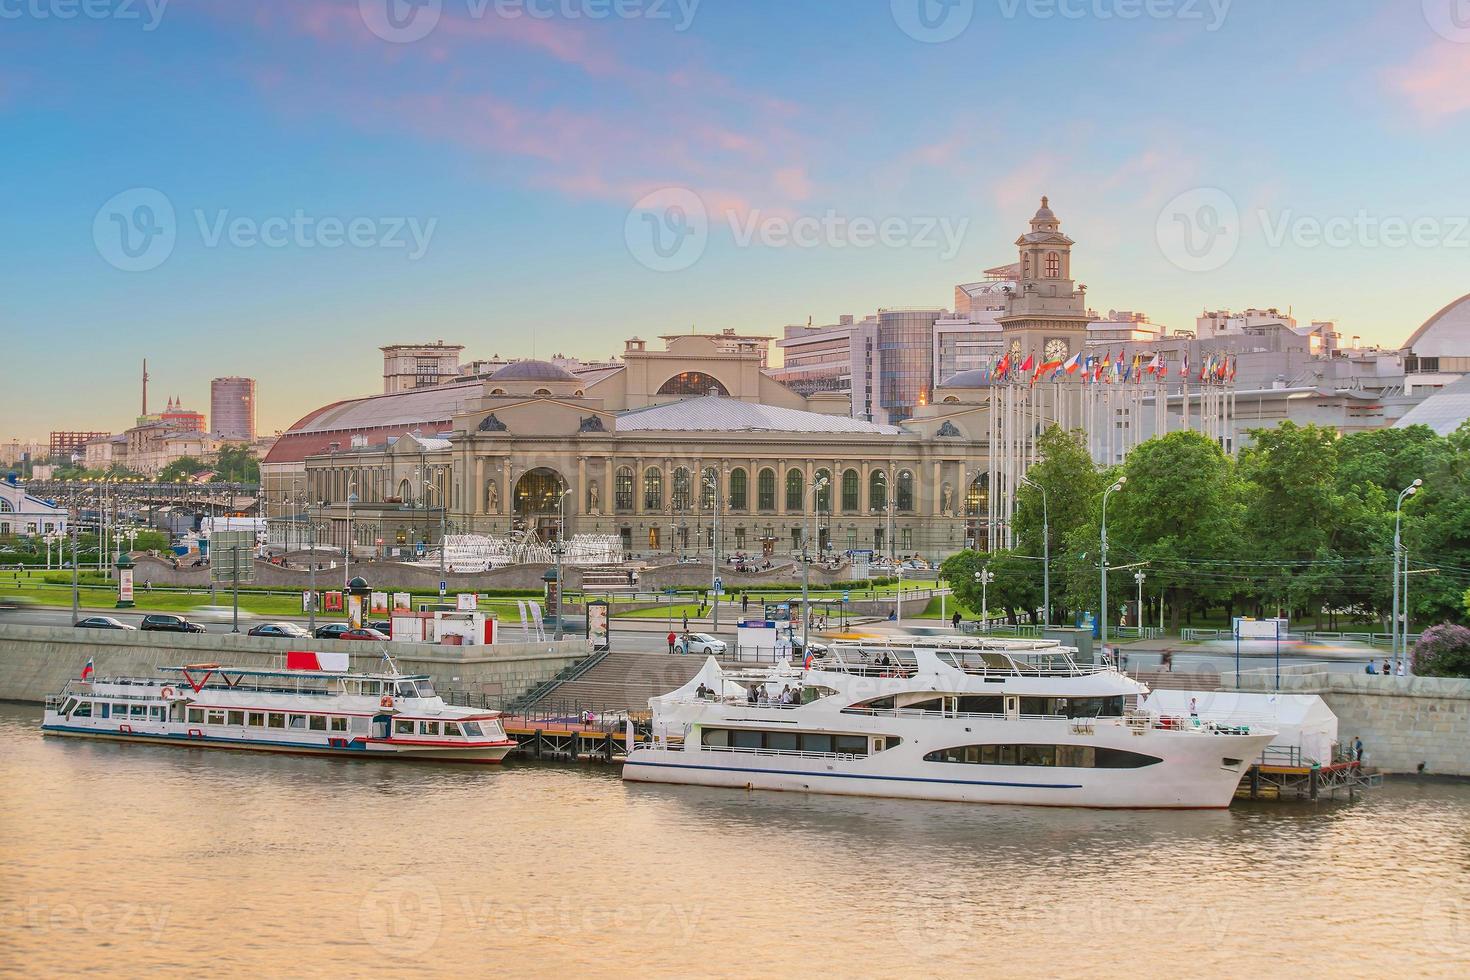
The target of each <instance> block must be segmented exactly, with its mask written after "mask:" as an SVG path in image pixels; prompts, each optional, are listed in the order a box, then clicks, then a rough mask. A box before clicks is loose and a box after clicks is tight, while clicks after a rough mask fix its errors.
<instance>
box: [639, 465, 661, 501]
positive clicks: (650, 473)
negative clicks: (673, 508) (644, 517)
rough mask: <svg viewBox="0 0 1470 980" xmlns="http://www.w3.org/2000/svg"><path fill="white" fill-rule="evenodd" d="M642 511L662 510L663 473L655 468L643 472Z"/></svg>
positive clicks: (651, 467)
mask: <svg viewBox="0 0 1470 980" xmlns="http://www.w3.org/2000/svg"><path fill="white" fill-rule="evenodd" d="M643 509H644V510H663V509H664V471H663V470H661V469H659V468H658V467H657V466H650V467H649V468H648V469H646V470H644V471H643Z"/></svg>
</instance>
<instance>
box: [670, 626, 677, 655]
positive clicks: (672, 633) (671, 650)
mask: <svg viewBox="0 0 1470 980" xmlns="http://www.w3.org/2000/svg"><path fill="white" fill-rule="evenodd" d="M676 639H678V637H676V636H674V631H673V630H669V652H670V653H673V652H674V641H675V640H676Z"/></svg>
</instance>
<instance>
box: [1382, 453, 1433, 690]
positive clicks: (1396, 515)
mask: <svg viewBox="0 0 1470 980" xmlns="http://www.w3.org/2000/svg"><path fill="white" fill-rule="evenodd" d="M1423 485H1424V481H1423V480H1415V481H1414V482H1413V483H1411V484H1409V485H1408V486H1407V487H1404V489H1403V491H1402V492H1401V493H1400V494H1399V499H1398V501H1397V502H1396V503H1395V504H1394V505H1393V621H1392V622H1391V623H1389V631H1390V633H1391V639H1390V641H1389V646H1390V647H1391V648H1392V650H1393V669H1394V671H1395V672H1397V671H1398V667H1399V654H1400V651H1399V635H1400V630H1399V581H1400V578H1399V574H1400V564H1401V563H1402V561H1403V553H1404V548H1403V536H1402V531H1403V518H1404V513H1403V512H1404V501H1405V500H1408V499H1409V498H1410V497H1412V496H1414V494H1416V493H1418V492H1419V488H1420V487H1422V486H1423ZM1404 639H1405V640H1407V639H1408V636H1407V634H1405V636H1404Z"/></svg>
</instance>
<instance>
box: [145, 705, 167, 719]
mask: <svg viewBox="0 0 1470 980" xmlns="http://www.w3.org/2000/svg"><path fill="white" fill-rule="evenodd" d="M148 720H149V721H163V705H161V704H155V705H150V706H149V708H148Z"/></svg>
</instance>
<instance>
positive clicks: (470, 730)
mask: <svg viewBox="0 0 1470 980" xmlns="http://www.w3.org/2000/svg"><path fill="white" fill-rule="evenodd" d="M463 724H464V733H465V734H466V735H468V736H469V737H470V738H479V737H480V736H481V735H483V734H484V732H483V731H481V730H480V723H479V722H478V721H467V722H464V723H463Z"/></svg>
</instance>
